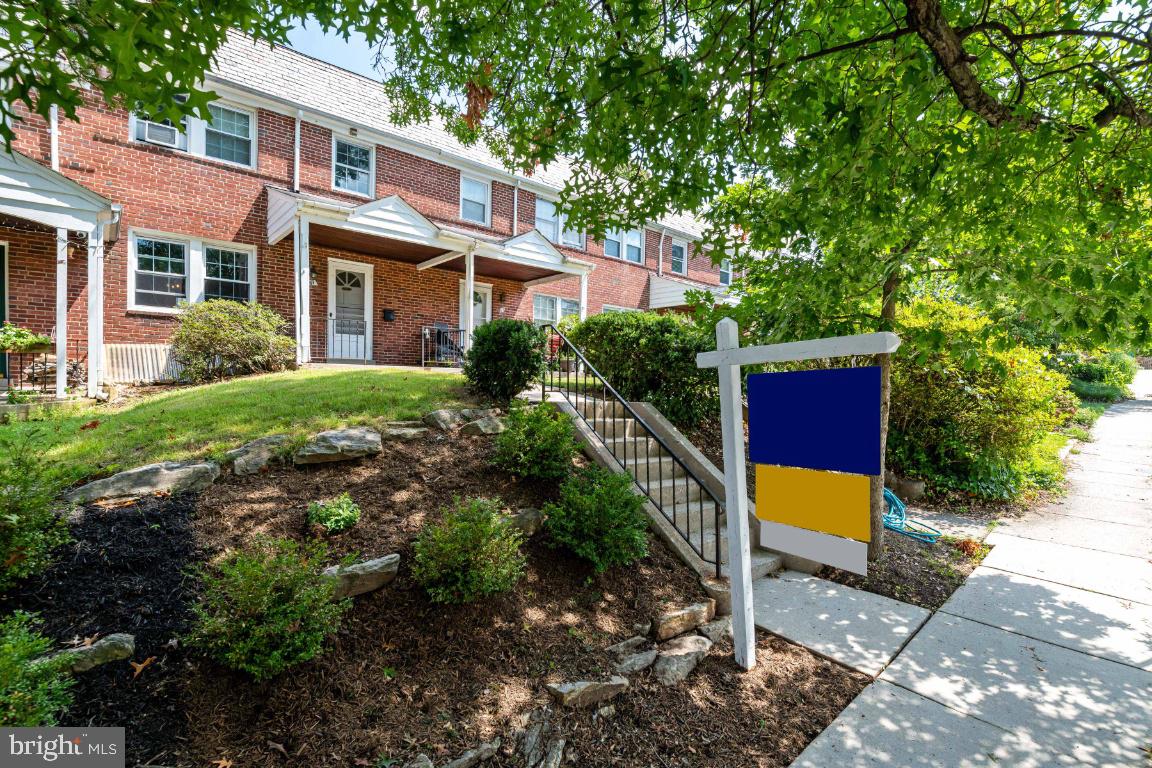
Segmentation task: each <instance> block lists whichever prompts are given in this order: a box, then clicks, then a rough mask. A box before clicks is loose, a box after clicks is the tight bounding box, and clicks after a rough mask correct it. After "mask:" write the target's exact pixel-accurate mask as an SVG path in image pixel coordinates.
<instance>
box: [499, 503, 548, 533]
mask: <svg viewBox="0 0 1152 768" xmlns="http://www.w3.org/2000/svg"><path fill="white" fill-rule="evenodd" d="M507 518H508V524H509V525H512V526H514V527H515V528H517V529H519V530H520V532H521V533H523V534H524V536H525V537H529V536H535V535H536V534H537V533H538V532H539V531H540V528H541V527H542V526H543V525H544V513H543V512H541V511H540V510H539V509H536V508H535V507H524V508H523V509H518V510H516V511H515V512H513V513H511V514H509V515H507Z"/></svg>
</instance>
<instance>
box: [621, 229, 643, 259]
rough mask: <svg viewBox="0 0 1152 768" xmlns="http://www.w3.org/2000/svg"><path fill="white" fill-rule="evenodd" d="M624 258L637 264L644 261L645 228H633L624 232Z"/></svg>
mask: <svg viewBox="0 0 1152 768" xmlns="http://www.w3.org/2000/svg"><path fill="white" fill-rule="evenodd" d="M624 259H625V260H627V261H631V262H633V263H636V264H643V263H644V230H643V229H631V230H628V231H627V232H625V233H624Z"/></svg>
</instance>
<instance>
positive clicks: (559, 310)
mask: <svg viewBox="0 0 1152 768" xmlns="http://www.w3.org/2000/svg"><path fill="white" fill-rule="evenodd" d="M579 315H580V302H578V301H575V300H574V299H564V298H561V297H559V296H546V295H543V294H539V293H538V294H536V295H535V296H534V297H532V320H533V321H534V322H535V323H536V325H550V324H551V325H555V324H556V323H558V322H560V321H561V320H563V319H564V318H566V317H578V316H579Z"/></svg>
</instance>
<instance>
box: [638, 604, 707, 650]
mask: <svg viewBox="0 0 1152 768" xmlns="http://www.w3.org/2000/svg"><path fill="white" fill-rule="evenodd" d="M715 615H716V601H715V600H712V599H711V598H709V599H708V600H705V601H704V602H702V603H693V604H692V605H688V606H685V607H683V608H675V609H673V610H670V611H665V612H664V613H662V614H660V615H659V616H657V617H656V618H655V619H653V621H652V632H653V636H654V637H655V638H656V639H657V640H667V639H669V638H672V637H676V635H682V634H684V633H685V632H691V631H692V630H694V629H696V627H698V626H700V625H701V624H704V623H706V622H709V621H711V620H712V617H713V616H715Z"/></svg>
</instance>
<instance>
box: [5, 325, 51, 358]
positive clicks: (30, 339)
mask: <svg viewBox="0 0 1152 768" xmlns="http://www.w3.org/2000/svg"><path fill="white" fill-rule="evenodd" d="M51 344H52V337H51V336H45V335H44V334H42V333H35V332H33V331H30V330H28V329H27V328H21V327H20V326H18V325H12V323H8V322H5V323H4V324H3V325H0V352H23V351H24V350H26V349H31V348H33V347H45V346H51Z"/></svg>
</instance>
